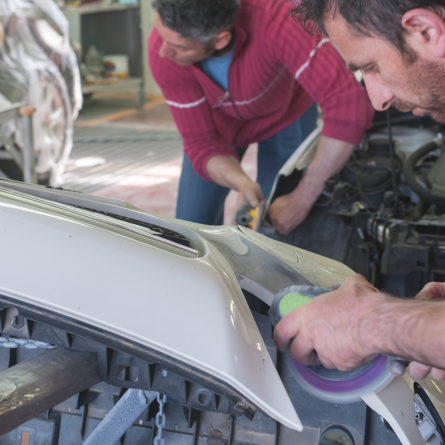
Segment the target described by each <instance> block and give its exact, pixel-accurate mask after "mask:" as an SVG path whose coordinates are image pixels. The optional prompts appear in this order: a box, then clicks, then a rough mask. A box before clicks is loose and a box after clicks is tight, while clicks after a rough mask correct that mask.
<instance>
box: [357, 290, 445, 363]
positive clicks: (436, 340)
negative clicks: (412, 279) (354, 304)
mask: <svg viewBox="0 0 445 445" xmlns="http://www.w3.org/2000/svg"><path fill="white" fill-rule="evenodd" d="M369 319H370V320H369V322H370V323H372V324H373V327H372V328H370V329H369V331H368V335H369V341H370V342H371V343H372V344H373V348H374V349H375V351H376V352H387V353H391V354H395V355H400V356H402V357H405V358H408V359H410V360H416V361H418V362H421V363H425V364H429V365H431V366H435V367H437V368H442V369H445V354H444V353H443V351H445V335H444V323H445V301H418V300H411V299H409V300H405V299H400V298H394V297H389V296H388V298H387V299H386V301H385V303H384V304H382V305H381V306H380V307H379V308H378V311H377V313H374V314H369ZM372 320H374V321H372ZM365 325H366V322H365ZM365 329H366V328H365Z"/></svg>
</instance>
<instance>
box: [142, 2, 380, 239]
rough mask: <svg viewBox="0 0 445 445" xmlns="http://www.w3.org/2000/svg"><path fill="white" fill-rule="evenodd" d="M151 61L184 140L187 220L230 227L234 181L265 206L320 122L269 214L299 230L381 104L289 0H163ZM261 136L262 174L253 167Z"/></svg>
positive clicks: (182, 207)
mask: <svg viewBox="0 0 445 445" xmlns="http://www.w3.org/2000/svg"><path fill="white" fill-rule="evenodd" d="M153 6H154V9H155V22H154V29H153V30H152V32H151V34H150V37H149V63H150V68H151V71H152V74H153V77H154V79H155V80H156V82H157V83H158V84H159V86H160V88H161V90H162V92H163V95H164V97H165V99H166V102H167V104H168V105H169V107H170V110H171V112H172V115H173V118H174V120H175V122H176V125H177V127H178V130H179V132H180V133H181V135H182V138H183V141H184V152H185V155H184V161H183V167H182V173H181V179H180V185H179V192H178V202H177V212H176V216H177V217H178V218H181V219H187V220H191V221H195V222H200V223H205V224H220V223H222V213H223V205H224V199H225V197H226V195H227V193H228V191H229V189H234V190H237V191H238V192H240V193H241V195H242V197H243V200H244V201H245V202H248V203H249V204H250V205H251V206H253V207H255V206H257V205H258V204H259V203H260V201H261V200H262V199H263V197H267V196H268V194H269V192H270V190H271V187H272V184H273V180H274V178H275V175H276V174H277V172H278V170H279V169H280V167H281V166H282V164H283V163H284V162H285V161H286V160H287V158H288V157H289V156H290V154H291V153H292V152H293V151H294V150H295V149H296V148H297V147H298V145H299V144H300V142H301V141H302V140H303V139H304V138H305V137H306V136H307V135H308V134H309V133H310V131H311V130H312V129H313V128H314V123H315V119H316V109H315V106H314V102H316V103H318V105H319V106H320V108H321V111H322V114H323V122H324V124H323V130H322V137H321V139H320V142H319V145H318V150H317V153H316V156H315V158H314V159H313V161H312V162H311V164H310V165H309V166H308V168H307V171H306V174H305V176H304V177H303V179H302V180H301V181H300V183H299V184H298V186H297V188H296V189H295V190H294V191H293V192H292V193H290V194H288V195H285V196H282V197H280V198H279V199H277V200H276V201H275V202H274V203H273V204H272V206H271V208H270V213H269V218H270V221H271V222H272V224H273V226H274V227H275V229H276V230H277V231H279V232H281V233H288V232H289V231H290V230H291V229H293V228H294V227H296V226H297V225H298V224H299V223H300V222H301V221H302V220H303V219H304V218H305V217H306V215H307V213H308V212H309V210H310V209H311V207H312V205H313V204H314V202H315V201H316V199H317V198H318V196H319V195H320V194H321V192H322V190H323V187H324V184H325V181H326V180H327V179H328V178H329V177H331V176H332V175H333V174H335V173H336V172H337V171H339V170H340V169H341V168H342V167H343V165H344V164H345V163H346V161H347V160H348V158H349V157H350V155H351V153H352V151H353V149H354V145H355V144H357V143H358V142H360V141H361V139H362V136H363V134H364V131H365V130H366V128H367V127H368V126H369V125H370V122H371V120H372V116H373V111H372V107H371V105H370V103H369V99H368V98H367V97H366V92H365V90H364V88H362V87H361V85H359V84H358V83H357V82H356V80H355V78H354V76H353V75H352V74H351V73H350V72H349V71H348V70H347V68H346V66H345V64H344V61H343V60H342V58H341V56H340V55H339V54H338V52H337V51H336V50H335V49H334V48H333V47H332V45H331V44H330V43H329V41H328V40H327V39H322V38H320V37H316V36H311V35H309V34H308V33H306V32H305V30H304V29H303V26H301V25H300V24H297V23H296V22H295V21H294V20H293V18H292V17H291V16H290V9H291V7H292V5H291V4H290V2H288V1H287V0H154V1H153ZM254 142H259V148H258V176H257V182H255V181H253V180H252V179H250V177H249V176H248V175H247V174H246V173H245V171H244V170H243V169H242V168H241V165H240V158H241V157H242V155H243V153H244V151H245V149H246V147H247V146H248V145H249V144H251V143H254Z"/></svg>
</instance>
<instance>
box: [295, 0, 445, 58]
mask: <svg viewBox="0 0 445 445" xmlns="http://www.w3.org/2000/svg"><path fill="white" fill-rule="evenodd" d="M444 7H445V0H436V1H434V0H301V2H299V4H298V5H297V7H296V9H295V11H296V14H297V15H298V17H299V18H300V19H301V20H303V22H305V23H306V24H308V23H309V22H312V23H314V24H315V25H316V27H317V28H318V29H319V30H321V31H322V32H323V33H325V34H326V30H325V28H324V20H325V18H326V15H327V14H328V13H330V14H332V15H334V14H340V15H341V16H342V17H343V18H344V19H345V20H346V21H347V22H348V23H349V24H350V25H351V28H352V29H354V30H355V31H358V32H359V33H361V34H364V35H371V34H374V35H378V36H380V37H383V38H384V39H386V40H388V41H389V42H390V43H392V44H393V45H394V46H395V47H396V48H397V49H398V50H399V51H400V52H401V53H402V54H406V53H407V51H408V49H407V48H406V45H405V38H404V29H403V26H402V17H403V14H405V12H407V11H409V10H410V9H414V8H424V9H430V10H432V11H434V12H435V13H436V14H437V15H439V16H440V17H442V15H443V11H442V8H444ZM310 27H311V25H309V28H310ZM312 29H313V27H312Z"/></svg>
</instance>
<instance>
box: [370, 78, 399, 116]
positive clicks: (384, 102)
mask: <svg viewBox="0 0 445 445" xmlns="http://www.w3.org/2000/svg"><path fill="white" fill-rule="evenodd" d="M363 80H364V81H365V85H366V90H367V91H368V95H369V98H370V99H371V103H372V106H373V107H374V108H375V109H376V110H377V111H385V110H387V109H388V108H389V107H391V105H392V103H393V102H394V101H395V99H396V96H395V95H394V94H393V92H392V90H391V88H389V87H388V86H387V85H385V84H384V83H383V82H382V81H380V80H379V79H378V78H377V76H375V75H371V76H369V75H368V76H367V75H366V74H365V75H363Z"/></svg>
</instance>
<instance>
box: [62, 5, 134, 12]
mask: <svg viewBox="0 0 445 445" xmlns="http://www.w3.org/2000/svg"><path fill="white" fill-rule="evenodd" d="M138 7H139V2H136V3H109V4H106V3H99V2H98V3H89V4H86V5H81V6H63V7H62V8H61V9H62V11H63V12H64V13H77V14H94V13H96V12H107V11H121V10H124V9H130V8H138Z"/></svg>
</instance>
